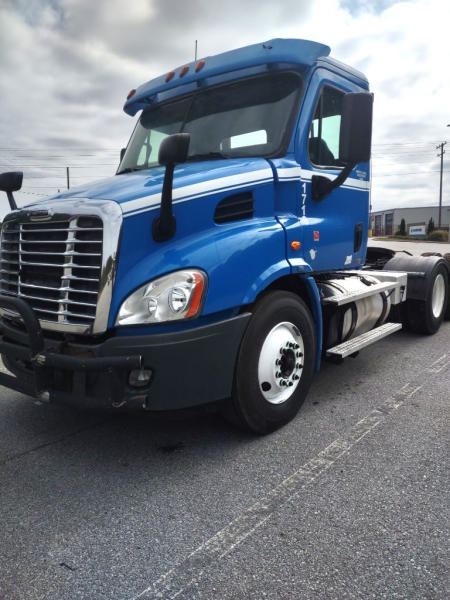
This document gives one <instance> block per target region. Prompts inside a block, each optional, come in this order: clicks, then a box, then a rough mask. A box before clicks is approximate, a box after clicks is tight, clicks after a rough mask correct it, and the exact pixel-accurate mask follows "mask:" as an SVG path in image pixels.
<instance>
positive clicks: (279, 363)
mask: <svg viewBox="0 0 450 600" xmlns="http://www.w3.org/2000/svg"><path fill="white" fill-rule="evenodd" d="M275 364H276V365H277V367H278V365H281V360H280V359H279V358H277V360H276V361H275Z"/></svg>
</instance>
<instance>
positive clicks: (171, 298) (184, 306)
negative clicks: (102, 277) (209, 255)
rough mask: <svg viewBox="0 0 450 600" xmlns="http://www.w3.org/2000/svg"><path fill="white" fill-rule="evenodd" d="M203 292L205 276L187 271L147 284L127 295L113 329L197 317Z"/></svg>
mask: <svg viewBox="0 0 450 600" xmlns="http://www.w3.org/2000/svg"><path fill="white" fill-rule="evenodd" d="M205 291H206V274H205V273H203V271H197V270H191V269H186V270H183V271H176V272H175V273H170V275H164V276H163V277H159V278H158V279H155V281H151V282H150V283H146V284H145V285H143V286H142V287H140V288H138V289H137V290H136V291H135V292H133V293H132V294H130V295H129V296H128V298H127V299H126V300H125V302H124V303H123V304H122V306H121V307H120V310H119V314H118V316H117V319H116V325H138V324H143V323H162V322H164V321H177V320H179V319H189V318H192V317H196V316H197V315H198V314H199V312H200V310H201V307H202V304H203V299H204V295H205Z"/></svg>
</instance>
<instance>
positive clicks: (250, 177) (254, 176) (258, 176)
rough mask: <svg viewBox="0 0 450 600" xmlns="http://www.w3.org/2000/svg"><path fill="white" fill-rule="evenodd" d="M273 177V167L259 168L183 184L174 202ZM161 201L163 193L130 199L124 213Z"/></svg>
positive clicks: (175, 190)
mask: <svg viewBox="0 0 450 600" xmlns="http://www.w3.org/2000/svg"><path fill="white" fill-rule="evenodd" d="M272 179H273V175H272V169H259V170H258V171H249V172H247V173H239V174H237V175H229V176H228V177H218V178H217V179H208V180H206V181H201V182H199V183H194V184H191V185H185V186H181V187H179V188H174V190H173V200H174V202H177V201H182V200H192V199H193V198H198V197H200V196H204V195H205V194H212V193H217V192H220V191H222V190H225V189H235V188H236V187H240V186H242V185H244V184H252V183H265V182H267V181H271V180H272ZM160 201H161V193H160V192H158V193H157V194H151V195H150V196H145V197H143V198H137V199H136V200H130V201H129V202H126V203H125V204H124V205H123V209H122V211H123V213H124V215H128V214H129V213H131V212H135V211H137V210H142V209H145V210H149V209H151V208H152V206H155V205H157V204H159V203H160Z"/></svg>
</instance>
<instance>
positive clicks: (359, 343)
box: [327, 323, 402, 358]
mask: <svg viewBox="0 0 450 600" xmlns="http://www.w3.org/2000/svg"><path fill="white" fill-rule="evenodd" d="M401 328H402V324H401V323H385V324H384V325H380V327H376V328H375V329H371V330H370V331H367V332H366V333H363V334H361V335H358V337H355V338H352V339H351V340H348V341H346V342H342V344H339V345H338V346H334V347H333V348H329V349H328V350H327V356H329V357H332V358H345V357H347V356H350V355H351V354H354V353H355V352H358V351H359V350H361V349H362V348H365V347H366V346H370V344H373V343H374V342H378V340H382V339H383V338H385V337H387V336H388V335H391V333H395V332H396V331H399V329H401Z"/></svg>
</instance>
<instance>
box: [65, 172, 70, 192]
mask: <svg viewBox="0 0 450 600" xmlns="http://www.w3.org/2000/svg"><path fill="white" fill-rule="evenodd" d="M66 177H67V189H68V190H70V178H69V167H66Z"/></svg>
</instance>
